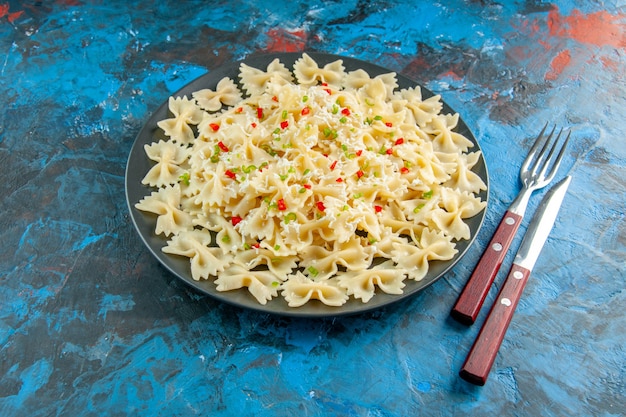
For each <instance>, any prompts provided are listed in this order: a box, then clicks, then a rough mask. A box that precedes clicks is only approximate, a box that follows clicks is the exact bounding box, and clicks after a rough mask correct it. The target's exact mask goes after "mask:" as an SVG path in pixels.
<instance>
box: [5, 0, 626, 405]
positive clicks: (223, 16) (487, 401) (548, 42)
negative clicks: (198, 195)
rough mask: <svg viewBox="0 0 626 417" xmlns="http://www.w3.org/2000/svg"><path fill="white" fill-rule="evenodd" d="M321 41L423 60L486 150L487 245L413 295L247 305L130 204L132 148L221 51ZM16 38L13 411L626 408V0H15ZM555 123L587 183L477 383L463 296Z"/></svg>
mask: <svg viewBox="0 0 626 417" xmlns="http://www.w3.org/2000/svg"><path fill="white" fill-rule="evenodd" d="M302 50H312V51H322V52H328V53H335V54H342V55H346V56H352V57H355V58H359V59H363V60H368V61H373V62H376V63H379V64H381V65H384V66H386V67H388V68H390V69H391V70H393V71H397V72H400V73H403V74H405V75H407V76H409V77H412V78H413V79H415V80H416V81H418V82H420V83H422V84H423V85H425V86H426V87H428V88H429V89H431V90H433V91H435V92H437V93H440V94H442V95H443V98H444V100H446V101H447V102H448V103H449V104H450V105H451V106H452V107H453V108H455V109H456V110H458V111H459V112H460V113H461V114H462V116H463V118H464V119H465V121H466V122H467V124H468V125H469V126H470V128H471V129H472V130H473V132H474V134H475V136H476V137H477V138H478V140H479V141H480V143H481V146H482V148H483V150H484V154H485V158H486V160H487V164H488V166H489V172H490V180H491V190H490V205H489V208H488V212H487V220H486V223H485V225H484V227H483V229H482V230H481V232H480V234H479V237H478V240H477V243H476V245H475V246H474V247H473V248H472V249H471V250H470V251H469V253H468V255H467V256H466V257H465V258H464V259H463V260H462V261H461V262H460V263H459V264H458V266H457V267H456V268H455V269H454V270H453V271H452V272H451V273H449V274H448V275H446V276H445V277H444V278H443V279H442V280H440V281H438V282H437V283H435V284H434V285H433V286H431V287H429V288H428V289H427V290H425V291H424V292H423V293H420V294H419V295H418V296H416V297H413V298H411V299H410V300H408V301H405V302H402V303H398V304H396V305H393V306H390V307H388V308H385V309H381V310H379V311H376V312H373V313H369V314H364V315H361V316H353V317H343V318H337V319H325V320H301V319H290V318H279V317H274V316H270V315H259V314H256V313H250V312H248V311H243V310H238V309H236V308H233V307H229V306H227V305H224V304H221V303H218V302H215V301H213V300H212V299H209V298H207V297H206V296H203V295H201V294H199V293H197V292H195V291H193V290H191V289H190V288H188V287H187V286H186V285H184V284H182V283H180V282H178V281H177V280H176V279H175V278H174V277H173V276H171V275H170V274H169V273H168V272H167V271H165V270H164V269H163V268H162V267H160V266H159V265H158V263H157V262H156V261H155V260H154V259H153V258H152V257H151V255H150V254H149V253H148V251H147V250H146V249H145V248H144V247H143V245H142V243H141V241H140V239H139V237H138V236H137V235H136V233H135V231H134V229H133V227H132V224H131V223H130V220H129V216H128V213H127V208H126V204H125V199H124V170H125V164H126V159H127V157H128V152H129V150H130V148H131V146H132V143H133V141H134V138H135V136H136V135H137V133H138V132H139V130H140V128H141V126H142V125H143V123H144V122H145V121H146V120H147V118H148V117H149V115H150V114H151V112H152V111H154V110H155V109H156V108H157V107H158V106H159V105H160V104H161V103H162V102H164V101H165V100H166V99H167V97H168V96H169V95H170V94H171V93H173V92H174V91H176V90H177V89H178V88H180V87H182V86H183V85H185V84H186V83H188V82H189V81H191V80H193V79H194V78H196V77H198V76H200V75H202V74H205V73H206V72H208V71H211V70H212V69H214V68H216V67H218V66H220V65H222V64H224V63H228V62H231V61H233V60H239V59H242V58H245V57H246V56H248V55H250V54H252V53H259V52H264V51H302ZM0 51H1V53H0V104H1V106H0V179H1V181H0V201H1V204H2V206H1V207H2V210H1V212H0V241H1V242H2V248H3V250H2V251H0V415H3V416H4V415H6V416H14V415H15V416H22V415H24V416H50V415H53V416H54V415H59V416H66V415H93V416H99V415H126V414H130V415H146V416H155V415H164V416H166V415H175V416H185V415H211V416H229V415H255V416H292V415H302V416H305V415H306V416H328V415H340V416H410V415H424V416H449V415H503V416H528V415H533V416H539V415H541V416H570V415H593V416H619V415H624V414H626V399H625V397H626V396H625V375H626V355H625V348H624V346H625V344H626V326H625V323H626V320H625V318H626V313H625V310H624V306H625V305H626V303H625V301H626V297H625V293H624V286H625V279H624V278H625V277H626V272H625V271H626V238H625V236H626V220H625V215H624V212H625V203H624V202H625V201H626V198H625V197H626V192H625V190H626V139H625V135H626V123H625V122H624V108H626V81H625V76H624V74H625V73H626V71H625V69H626V67H625V63H626V59H625V56H626V9H625V6H624V3H623V2H620V1H618V0H610V1H606V2H603V3H602V5H600V4H598V3H596V2H583V1H559V2H552V3H550V2H541V1H535V0H529V1H517V2H508V1H504V2H495V1H489V0H487V1H469V0H467V1H461V0H452V1H449V2H413V1H401V2H392V1H381V0H376V1H347V2H339V1H315V0H312V1H306V2H304V1H294V0H289V1H273V2H259V1H254V2H252V1H229V2H225V1H221V2H212V4H204V3H203V2H181V1H164V2H150V1H136V2H126V1H109V2H83V1H71V0H66V1H61V0H59V1H46V2H35V1H22V2H19V1H9V2H3V3H0ZM546 121H550V122H553V123H557V124H559V125H562V126H566V127H569V128H571V131H572V142H571V145H570V147H569V151H568V153H567V156H566V160H565V161H564V166H563V167H562V168H561V171H560V174H559V175H560V176H562V175H565V174H566V173H569V174H571V175H572V176H573V178H574V179H573V183H572V186H571V187H570V192H569V194H568V195H567V197H566V199H565V202H564V207H563V209H562V212H561V215H560V217H559V219H558V221H557V224H556V226H555V229H554V230H553V233H552V235H551V237H550V239H549V240H548V243H547V246H546V247H545V248H544V251H543V253H542V256H541V258H540V260H539V263H538V265H537V268H536V270H535V272H534V274H533V276H532V277H531V280H530V282H529V285H528V287H527V289H526V291H525V294H524V298H523V300H522V301H521V303H520V306H519V308H518V311H517V313H516V315H515V317H514V319H513V322H512V324H511V327H510V329H509V332H508V334H507V337H506V339H505V341H504V344H503V346H502V348H501V350H500V353H499V355H498V357H497V359H496V362H495V364H494V368H493V370H492V373H491V376H490V378H489V380H488V382H487V385H486V386H485V387H482V388H479V387H475V386H472V385H469V384H467V383H465V382H464V381H462V380H460V379H459V377H458V376H457V372H458V370H459V368H460V367H461V365H462V363H463V360H464V358H465V355H466V354H467V352H468V350H469V348H470V346H471V344H472V342H473V340H474V338H475V336H476V334H477V333H478V329H479V328H478V325H480V323H481V322H482V321H483V320H484V316H485V314H486V309H485V311H483V313H481V315H480V316H479V321H478V323H477V325H475V326H472V327H470V328H467V327H465V326H462V325H460V324H457V323H456V322H454V321H453V320H451V319H450V318H449V315H448V314H449V310H450V308H451V307H452V305H453V303H454V301H455V300H456V297H457V296H458V294H459V292H460V291H461V289H462V288H463V285H464V283H465V280H466V279H467V277H468V276H469V274H470V272H471V269H472V268H473V266H474V264H475V263H476V261H477V260H478V257H479V255H480V252H481V251H482V249H483V248H484V245H485V244H486V242H487V241H488V240H489V238H490V236H491V233H493V231H494V229H495V227H496V225H497V222H498V221H499V219H500V216H501V214H502V213H503V211H504V210H505V209H506V207H507V206H508V204H509V203H510V201H511V200H512V199H513V198H514V196H515V194H516V192H517V190H518V188H519V184H518V179H517V173H518V167H519V165H520V163H521V161H522V159H523V158H524V156H525V154H526V152H527V149H528V147H529V144H530V143H531V142H532V138H533V137H534V136H535V135H536V134H537V133H538V131H539V129H540V127H541V126H542V125H543V124H544V123H545V122H546ZM537 200H538V196H535V198H533V200H532V202H531V207H530V210H533V209H534V208H535V207H536V204H537ZM519 240H520V239H519V238H518V239H516V241H514V247H515V246H516V245H517V244H518V243H519ZM511 259H512V255H511V256H509V257H508V258H507V260H506V264H505V267H504V268H503V269H508V265H509V264H510V261H511ZM505 272H506V271H504V270H503V271H501V274H500V275H499V276H498V278H497V285H496V287H494V288H493V289H492V291H491V292H490V294H489V297H488V302H491V301H493V299H494V298H495V295H496V293H497V287H498V286H499V285H500V284H501V282H502V279H503V275H504V273H505Z"/></svg>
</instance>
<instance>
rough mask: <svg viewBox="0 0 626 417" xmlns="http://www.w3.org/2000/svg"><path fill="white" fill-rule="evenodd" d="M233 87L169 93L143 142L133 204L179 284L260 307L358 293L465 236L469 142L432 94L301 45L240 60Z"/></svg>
mask: <svg viewBox="0 0 626 417" xmlns="http://www.w3.org/2000/svg"><path fill="white" fill-rule="evenodd" d="M238 82H239V84H236V82H235V81H233V80H231V79H229V78H224V79H222V80H221V81H220V82H219V83H218V84H217V86H216V87H215V89H214V90H211V89H203V90H199V91H197V92H195V93H193V94H192V96H191V98H187V97H177V98H170V100H169V109H170V113H171V115H172V117H171V118H169V119H166V120H163V121H161V122H159V123H158V126H159V127H160V128H161V129H162V130H163V133H164V135H165V137H166V138H167V140H165V141H164V140H159V141H156V140H155V142H154V143H153V144H151V145H146V147H145V151H146V156H147V157H148V158H149V159H150V160H151V161H153V165H152V168H151V169H150V170H149V172H148V173H146V176H145V178H144V181H143V183H144V184H145V185H147V186H150V187H152V188H153V190H152V191H151V193H150V194H149V195H147V196H146V197H145V198H143V199H142V200H141V201H139V202H138V203H137V204H136V208H137V209H139V210H142V211H146V212H150V213H153V214H154V215H156V225H155V233H156V234H163V235H164V237H165V238H166V239H168V240H167V243H166V245H165V246H164V247H163V251H164V252H166V253H168V254H171V255H172V256H183V257H187V258H189V260H190V269H191V275H192V278H193V279H195V280H203V279H210V280H214V283H215V285H216V289H217V290H218V291H231V290H236V289H240V288H247V290H248V291H249V293H250V294H251V296H252V297H254V298H255V299H256V300H257V301H258V302H259V303H260V304H263V305H264V304H266V303H268V302H271V300H272V299H274V298H276V297H283V298H284V299H285V301H286V302H287V303H288V305H289V306H290V307H299V306H302V305H304V304H306V303H310V302H321V303H323V304H326V305H329V306H341V305H343V304H344V303H346V301H347V300H348V299H349V298H350V297H354V298H355V299H357V300H360V301H362V302H364V303H366V302H368V301H369V300H371V299H372V297H374V296H375V295H376V293H377V292H378V291H381V292H385V293H388V294H401V293H402V291H403V288H404V286H405V280H406V279H412V280H418V281H419V280H422V279H423V278H424V277H425V276H426V274H427V273H428V270H429V263H430V262H432V261H446V260H450V259H452V258H453V257H454V256H455V255H456V253H457V249H456V242H458V241H460V240H464V239H470V238H471V236H470V228H469V226H468V225H467V224H466V222H465V219H468V218H470V217H473V216H475V215H476V214H478V213H479V212H480V211H481V210H483V209H484V207H485V202H484V201H482V200H481V199H480V197H479V195H478V194H479V193H480V192H481V191H483V190H485V189H486V185H485V183H484V182H483V181H482V179H481V178H480V176H478V175H476V174H475V173H474V172H472V168H473V167H474V165H475V164H476V163H477V161H478V159H479V158H480V151H477V152H470V149H471V148H472V147H473V143H472V142H471V141H470V140H469V139H467V138H466V137H464V136H463V135H461V134H459V133H457V132H456V131H455V127H456V125H457V123H458V120H459V119H458V115H456V114H452V115H450V114H442V113H441V111H442V108H443V106H442V102H441V98H440V97H439V96H434V97H431V98H428V99H425V100H424V99H423V98H422V94H421V91H420V89H419V87H416V88H408V89H401V90H398V83H397V79H396V76H395V74H393V73H388V74H382V75H378V76H376V77H370V75H369V74H368V73H367V72H366V71H364V70H357V71H352V72H346V70H345V68H344V66H343V64H342V61H341V60H337V61H335V62H331V63H328V64H326V65H323V66H321V65H318V63H317V62H316V61H315V60H314V59H313V58H311V57H310V56H309V55H307V54H303V55H302V57H301V58H299V59H298V60H296V62H295V64H294V65H293V69H292V71H290V70H289V69H288V68H287V67H286V66H285V65H284V64H282V63H281V62H280V61H279V60H278V59H275V60H274V61H272V62H271V63H270V64H269V65H268V66H267V67H266V68H261V69H258V68H253V67H250V66H248V65H246V64H242V65H241V66H240V71H239V79H238Z"/></svg>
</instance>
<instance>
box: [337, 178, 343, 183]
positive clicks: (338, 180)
mask: <svg viewBox="0 0 626 417" xmlns="http://www.w3.org/2000/svg"><path fill="white" fill-rule="evenodd" d="M335 181H336V182H343V178H341V177H339V178H337V179H336V180H335Z"/></svg>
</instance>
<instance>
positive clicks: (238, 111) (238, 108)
mask: <svg viewBox="0 0 626 417" xmlns="http://www.w3.org/2000/svg"><path fill="white" fill-rule="evenodd" d="M235 113H243V107H237V109H236V110H235Z"/></svg>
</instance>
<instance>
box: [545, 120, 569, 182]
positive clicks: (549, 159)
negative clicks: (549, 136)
mask: <svg viewBox="0 0 626 417" xmlns="http://www.w3.org/2000/svg"><path fill="white" fill-rule="evenodd" d="M555 128H556V126H555ZM561 133H563V128H561V130H560V131H559V134H558V135H557V136H556V139H554V143H553V144H552V147H551V148H550V153H549V154H548V156H547V157H546V160H545V161H544V163H543V167H542V168H541V171H540V172H539V178H545V175H546V172H547V171H548V166H549V165H550V161H551V160H552V156H553V155H554V152H555V151H556V145H558V143H559V139H560V138H561ZM547 146H548V143H546V147H544V149H543V150H542V155H541V156H543V155H544V154H545V151H546V148H547Z"/></svg>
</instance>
